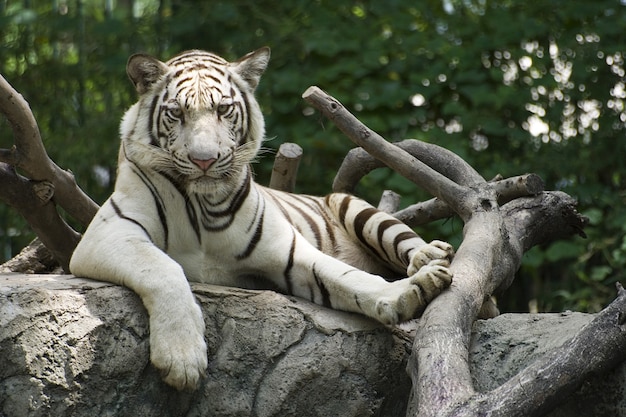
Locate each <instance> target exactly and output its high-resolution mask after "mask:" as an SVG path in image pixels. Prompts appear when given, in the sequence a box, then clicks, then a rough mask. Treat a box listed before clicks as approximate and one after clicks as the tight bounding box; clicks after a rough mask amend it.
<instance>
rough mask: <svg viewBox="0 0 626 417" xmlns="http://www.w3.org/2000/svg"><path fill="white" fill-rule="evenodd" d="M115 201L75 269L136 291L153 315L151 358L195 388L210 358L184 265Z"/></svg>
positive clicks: (175, 382)
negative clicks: (115, 204) (151, 238)
mask: <svg viewBox="0 0 626 417" xmlns="http://www.w3.org/2000/svg"><path fill="white" fill-rule="evenodd" d="M114 196H115V195H114ZM111 201H112V199H111V200H109V201H107V202H106V203H105V204H104V205H103V206H102V208H101V209H100V210H99V211H98V213H97V214H96V217H94V220H93V221H92V224H91V225H90V226H89V228H88V229H87V231H86V232H85V234H84V236H83V238H82V240H81V241H80V242H79V244H78V246H77V248H76V250H75V251H74V254H73V255H72V259H71V261H70V270H71V272H72V273H73V274H75V275H76V276H83V277H89V278H94V279H99V280H103V281H108V282H112V283H114V284H118V285H125V286H127V287H129V288H130V289H132V290H133V291H134V292H136V293H137V294H138V295H139V297H140V298H141V301H142V302H143V304H144V306H145V307H146V310H147V311H148V314H149V318H150V360H151V362H152V363H153V364H154V366H155V367H156V368H157V369H159V371H161V373H162V376H163V379H164V380H165V382H166V383H168V384H169V385H172V386H174V387H175V388H177V389H188V388H192V389H193V388H195V387H196V385H197V383H198V381H199V380H200V378H201V377H202V376H203V375H204V373H205V371H206V368H207V364H208V360H207V347H206V343H205V341H204V329H205V326H204V320H203V317H202V311H201V310H200V307H199V306H198V304H197V303H196V300H195V298H194V295H193V293H192V292H191V288H190V287H189V283H188V282H187V279H186V277H185V274H184V272H183V270H182V268H181V267H180V265H179V264H177V263H176V262H175V261H174V260H173V259H172V258H170V257H169V256H168V255H167V254H165V253H164V252H163V251H161V250H160V249H159V248H158V247H157V246H155V245H154V243H153V242H152V241H151V240H150V238H149V236H148V235H147V233H146V231H147V230H148V229H146V228H144V227H142V226H141V225H140V224H139V223H138V222H133V221H131V219H129V218H125V217H122V216H120V214H119V212H118V210H119V209H118V210H115V209H114V207H113V203H112V202H111ZM155 218H157V216H155ZM144 226H146V227H147V223H144Z"/></svg>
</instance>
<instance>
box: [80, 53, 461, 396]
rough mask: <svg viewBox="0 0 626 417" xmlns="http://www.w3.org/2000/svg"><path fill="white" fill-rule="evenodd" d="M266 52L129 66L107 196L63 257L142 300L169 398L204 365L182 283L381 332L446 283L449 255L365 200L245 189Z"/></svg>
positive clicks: (196, 311)
mask: <svg viewBox="0 0 626 417" xmlns="http://www.w3.org/2000/svg"><path fill="white" fill-rule="evenodd" d="M269 55H270V51H269V48H262V49H259V50H257V51H255V52H252V53H250V54H248V55H246V56H244V57H243V58H241V59H239V60H238V61H236V62H232V63H230V62H227V61H226V60H224V59H223V58H221V57H219V56H217V55H214V54H212V53H208V52H203V51H197V50H194V51H188V52H184V53H182V54H180V55H178V56H176V57H174V58H172V59H171V60H169V61H168V62H166V63H163V62H161V61H159V60H157V59H156V58H152V57H150V56H147V55H143V54H139V55H133V56H132V57H131V58H130V59H129V61H128V65H127V72H128V75H129V77H130V79H131V80H132V82H133V83H134V84H135V86H136V89H137V91H138V93H139V101H138V102H137V103H136V104H135V105H133V106H132V107H131V108H130V109H129V110H128V111H127V112H126V114H125V115H124V118H123V121H122V124H121V129H120V130H121V139H122V143H121V148H120V154H119V161H118V162H119V167H118V174H117V181H116V184H115V191H114V193H113V194H112V196H111V197H110V198H109V199H108V200H107V201H106V202H105V203H104V205H103V206H102V207H101V208H100V210H99V211H98V213H97V215H96V216H95V218H94V219H93V221H92V223H91V224H90V225H89V227H88V229H87V231H86V232H85V234H84V236H83V238H82V240H81V242H80V243H79V245H78V247H77V248H76V250H75V252H74V254H73V256H72V259H71V263H70V269H71V271H72V273H74V274H75V275H79V276H85V277H91V278H95V279H100V280H105V281H110V282H113V283H116V284H121V285H125V286H127V287H129V288H131V289H132V290H134V291H135V292H136V293H137V294H138V295H139V296H140V297H141V299H142V301H143V303H144V305H145V307H146V309H147V311H148V313H149V316H150V346H151V354H150V356H151V361H152V363H153V364H154V366H156V368H158V369H159V370H161V372H162V374H163V377H164V380H165V382H167V383H168V384H170V385H172V386H174V387H176V388H178V389H185V388H192V389H193V388H195V387H196V385H197V383H198V381H199V380H200V378H201V377H202V375H203V373H204V372H205V371H206V368H207V348H206V344H205V340H204V329H205V326H204V322H203V318H202V313H201V310H200V308H199V306H198V304H197V303H196V302H195V299H194V295H193V294H192V292H191V290H190V287H189V284H188V281H187V280H189V281H198V282H205V283H211V284H220V285H228V286H239V287H248V288H250V287H252V288H272V289H278V290H280V291H283V292H285V293H288V294H293V295H296V296H300V297H304V298H306V299H309V300H311V301H314V302H315V303H318V304H322V305H325V306H329V307H332V308H335V309H341V310H346V311H352V312H358V313H362V314H365V315H367V316H369V317H372V318H374V319H376V320H378V321H380V322H382V323H385V324H395V323H398V322H401V321H404V320H408V319H411V318H413V317H414V316H416V315H417V314H419V312H420V311H421V310H422V309H423V308H424V307H425V306H426V304H427V303H428V302H429V301H430V300H431V299H432V298H433V297H435V296H436V295H438V294H439V293H440V292H441V291H442V290H443V289H445V288H446V287H447V286H448V285H449V284H450V282H451V280H452V274H451V272H450V271H449V269H448V266H449V262H450V260H451V257H452V255H453V249H452V247H451V246H450V245H449V244H447V243H444V242H440V241H433V242H432V243H430V244H426V243H425V242H424V241H423V240H422V239H421V238H419V237H418V236H417V235H416V234H415V233H414V232H413V231H412V230H411V229H410V228H408V227H407V226H406V225H404V224H403V223H401V222H400V221H398V220H396V219H395V218H393V217H391V216H389V215H387V214H385V213H382V212H379V211H377V210H376V209H374V208H373V207H371V206H370V205H368V204H367V203H365V202H364V201H362V200H359V199H357V198H354V197H351V196H348V195H345V194H331V195H329V196H327V197H326V198H318V197H311V196H304V195H293V194H288V193H284V192H279V191H275V190H271V189H268V188H265V187H262V186H260V185H258V184H256V183H255V182H254V181H253V180H252V176H251V168H250V163H251V162H252V160H253V159H254V158H255V156H256V154H257V152H258V151H259V149H260V147H261V144H262V141H263V139H264V129H265V128H264V121H263V116H262V114H261V111H260V109H259V105H258V104H257V102H256V100H255V98H254V96H253V92H254V89H255V88H256V86H257V84H258V82H259V79H260V77H261V74H262V73H263V71H264V70H265V68H266V66H267V63H268V61H269ZM364 271H368V272H364ZM407 275H408V278H404V279H398V278H401V277H402V276H407ZM383 277H385V278H387V279H389V281H388V280H386V279H384V278H383Z"/></svg>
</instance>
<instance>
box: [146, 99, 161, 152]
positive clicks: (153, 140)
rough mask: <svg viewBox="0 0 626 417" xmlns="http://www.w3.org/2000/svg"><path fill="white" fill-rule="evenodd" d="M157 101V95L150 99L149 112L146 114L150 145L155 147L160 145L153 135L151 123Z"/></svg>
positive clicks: (152, 122)
mask: <svg viewBox="0 0 626 417" xmlns="http://www.w3.org/2000/svg"><path fill="white" fill-rule="evenodd" d="M158 101H159V96H158V95H156V96H154V98H153V99H152V103H150V113H149V115H148V129H150V131H149V132H148V134H149V136H150V145H152V146H157V147H159V146H160V145H159V141H158V140H157V138H156V136H154V126H153V124H154V112H155V111H156V106H157V103H158Z"/></svg>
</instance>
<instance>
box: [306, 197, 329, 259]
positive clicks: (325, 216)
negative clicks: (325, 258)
mask: <svg viewBox="0 0 626 417" xmlns="http://www.w3.org/2000/svg"><path fill="white" fill-rule="evenodd" d="M303 197H307V198H309V199H310V200H311V202H312V203H313V204H314V205H315V206H316V207H317V210H316V211H317V213H319V214H320V216H321V217H322V219H323V220H324V223H325V225H326V227H325V229H326V236H328V238H329V240H330V244H331V246H332V248H333V251H334V250H336V248H337V239H336V237H335V230H334V228H333V222H332V220H331V219H330V218H329V216H328V212H327V211H326V209H325V207H324V205H323V204H322V203H321V201H320V200H319V198H316V197H309V196H303ZM311 209H313V207H311Z"/></svg>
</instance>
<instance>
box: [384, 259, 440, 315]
mask: <svg viewBox="0 0 626 417" xmlns="http://www.w3.org/2000/svg"><path fill="white" fill-rule="evenodd" d="M448 265H449V262H448V261H447V260H446V259H435V260H432V261H430V262H429V263H428V264H427V265H425V266H423V267H421V268H420V269H419V270H418V271H417V272H416V273H415V274H413V275H412V276H410V277H408V278H405V279H401V280H398V281H395V282H390V283H389V285H388V286H387V288H385V289H384V290H383V291H382V292H381V296H380V297H379V299H378V300H377V301H376V318H377V319H378V320H379V321H381V322H382V323H385V324H397V323H401V322H403V321H407V320H410V319H412V318H414V317H416V316H417V314H418V313H419V312H420V311H422V310H423V309H424V308H425V307H426V306H427V305H428V303H429V302H430V301H432V299H433V298H435V297H436V296H437V295H439V294H440V293H441V292H442V291H443V290H444V289H446V288H448V287H449V286H450V284H451V283H452V272H451V271H450V270H449V269H448Z"/></svg>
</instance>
